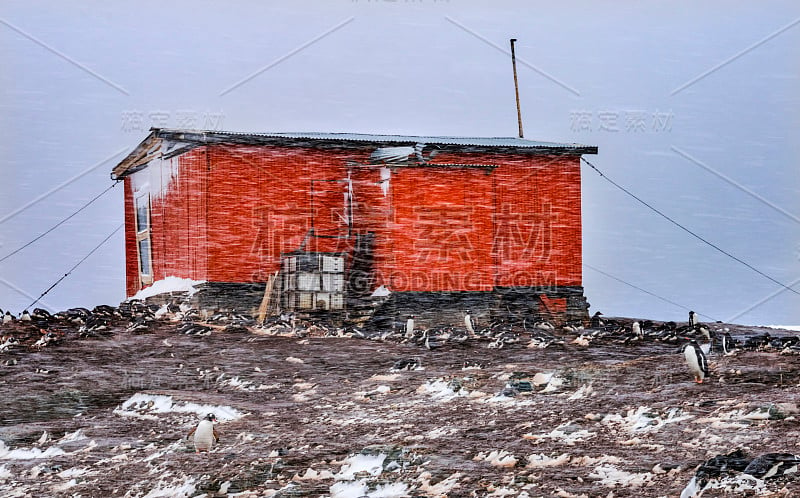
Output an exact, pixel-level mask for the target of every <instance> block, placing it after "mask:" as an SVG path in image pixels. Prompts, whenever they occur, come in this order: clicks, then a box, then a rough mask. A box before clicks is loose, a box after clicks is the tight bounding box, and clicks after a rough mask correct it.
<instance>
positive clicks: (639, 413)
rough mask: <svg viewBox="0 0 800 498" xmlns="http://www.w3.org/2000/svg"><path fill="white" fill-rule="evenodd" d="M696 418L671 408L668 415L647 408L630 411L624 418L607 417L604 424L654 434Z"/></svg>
mask: <svg viewBox="0 0 800 498" xmlns="http://www.w3.org/2000/svg"><path fill="white" fill-rule="evenodd" d="M690 418H694V415H684V414H683V412H682V411H681V410H680V409H679V408H670V409H669V410H667V412H666V414H663V415H662V414H659V413H656V412H654V411H652V410H650V408H648V407H646V406H640V407H639V408H637V409H635V410H634V409H630V410H628V412H627V414H626V415H625V416H624V417H623V416H621V415H606V416H605V417H603V420H602V423H603V424H606V425H612V424H617V425H622V426H623V427H624V428H625V429H627V430H628V431H629V432H653V431H657V430H659V429H661V428H662V427H663V426H665V425H667V424H673V423H675V422H682V421H684V420H688V419H690Z"/></svg>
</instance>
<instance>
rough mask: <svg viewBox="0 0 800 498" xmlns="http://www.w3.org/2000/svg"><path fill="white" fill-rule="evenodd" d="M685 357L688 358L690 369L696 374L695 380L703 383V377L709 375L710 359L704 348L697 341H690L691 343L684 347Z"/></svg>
mask: <svg viewBox="0 0 800 498" xmlns="http://www.w3.org/2000/svg"><path fill="white" fill-rule="evenodd" d="M683 357H684V358H686V363H687V364H688V365H689V370H690V371H691V372H692V374H693V375H694V381H695V382H697V383H698V384H702V383H703V379H705V378H706V377H708V375H709V372H708V359H707V358H706V355H705V353H704V352H703V349H702V348H701V347H700V345H699V344H697V341H689V343H688V344H686V345H685V346H684V347H683Z"/></svg>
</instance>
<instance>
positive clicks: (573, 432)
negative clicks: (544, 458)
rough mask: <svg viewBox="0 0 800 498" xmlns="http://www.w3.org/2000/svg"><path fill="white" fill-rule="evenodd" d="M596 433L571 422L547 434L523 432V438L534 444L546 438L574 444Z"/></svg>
mask: <svg viewBox="0 0 800 498" xmlns="http://www.w3.org/2000/svg"><path fill="white" fill-rule="evenodd" d="M595 435H596V434H595V433H594V432H589V431H587V430H585V429H577V428H575V427H573V426H571V425H570V424H564V425H561V426H559V427H556V428H555V429H553V430H552V431H550V432H548V433H546V434H530V433H528V434H523V435H522V438H523V439H527V440H529V441H531V442H532V443H533V444H538V443H540V442H542V441H544V440H545V439H552V440H555V441H561V442H562V443H564V444H567V445H570V446H572V445H574V444H575V443H577V442H579V441H583V440H585V439H589V438H592V437H594V436H595Z"/></svg>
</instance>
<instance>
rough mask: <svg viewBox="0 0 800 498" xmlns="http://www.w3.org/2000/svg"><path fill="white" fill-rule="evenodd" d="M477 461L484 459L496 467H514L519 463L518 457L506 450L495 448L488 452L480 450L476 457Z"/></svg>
mask: <svg viewBox="0 0 800 498" xmlns="http://www.w3.org/2000/svg"><path fill="white" fill-rule="evenodd" d="M473 460H475V461H476V462H480V461H484V462H487V463H489V464H490V465H492V466H494V467H513V466H515V465H516V464H517V462H518V460H517V458H516V457H515V456H514V455H512V454H511V453H509V452H507V451H506V450H494V451H491V452H489V454H488V455H487V454H486V453H483V452H480V453H478V454H477V455H476V456H475V458H473Z"/></svg>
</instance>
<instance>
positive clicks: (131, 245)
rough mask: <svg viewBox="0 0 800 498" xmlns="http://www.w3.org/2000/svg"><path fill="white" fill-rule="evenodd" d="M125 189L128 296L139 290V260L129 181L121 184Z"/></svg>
mask: <svg viewBox="0 0 800 498" xmlns="http://www.w3.org/2000/svg"><path fill="white" fill-rule="evenodd" d="M123 187H124V188H125V292H126V293H127V295H128V296H132V295H134V294H136V291H138V290H139V289H141V285H140V282H139V260H138V256H137V252H136V218H135V215H134V212H133V188H132V187H131V179H130V178H126V179H125V181H124V182H123Z"/></svg>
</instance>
